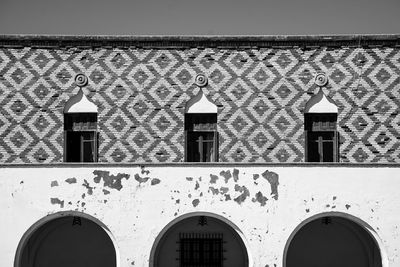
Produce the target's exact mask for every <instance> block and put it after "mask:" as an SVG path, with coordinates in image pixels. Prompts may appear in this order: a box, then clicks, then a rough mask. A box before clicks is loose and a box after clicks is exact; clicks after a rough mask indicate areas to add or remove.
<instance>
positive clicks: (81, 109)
mask: <svg viewBox="0 0 400 267" xmlns="http://www.w3.org/2000/svg"><path fill="white" fill-rule="evenodd" d="M64 113H97V106H96V105H95V104H94V103H93V102H91V101H90V100H89V99H88V98H87V97H86V95H85V94H84V93H83V91H82V88H80V89H79V92H78V93H77V94H76V95H74V96H72V97H71V98H70V99H69V100H68V101H67V103H66V104H65V107H64Z"/></svg>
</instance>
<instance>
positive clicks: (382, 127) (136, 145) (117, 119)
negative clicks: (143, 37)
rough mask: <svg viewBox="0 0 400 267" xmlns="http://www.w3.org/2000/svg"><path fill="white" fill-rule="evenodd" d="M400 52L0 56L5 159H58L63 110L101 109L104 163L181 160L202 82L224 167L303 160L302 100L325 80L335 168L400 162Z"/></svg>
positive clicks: (20, 51) (0, 156) (1, 153)
mask: <svg viewBox="0 0 400 267" xmlns="http://www.w3.org/2000/svg"><path fill="white" fill-rule="evenodd" d="M398 58H400V49H399V48H398V47H397V48H391V47H378V48H376V47H375V48H367V47H365V48H361V47H346V46H343V47H337V48H329V49H327V48H326V47H322V46H321V47H312V48H307V50H305V49H303V48H299V47H296V46H293V47H292V48H291V47H288V46H286V47H284V48H268V49H267V48H258V49H257V48H248V47H246V48H240V49H224V48H217V47H215V48H205V49H199V48H196V47H189V46H188V47H187V48H184V49H182V48H180V49H174V48H171V47H166V48H162V47H161V48H157V49H155V48H150V47H149V48H146V47H145V46H144V48H143V47H142V48H134V47H131V48H124V49H122V48H113V47H110V46H104V47H97V48H96V49H92V48H84V47H69V48H68V47H67V48H51V49H46V48H34V47H32V48H31V47H24V48H0V114H1V115H0V162H1V163H41V162H44V163H56V162H62V161H63V146H64V140H63V139H64V137H63V136H64V133H63V108H64V105H65V103H66V101H67V100H68V99H69V98H70V97H71V96H73V95H74V94H76V93H77V91H78V88H77V87H76V85H75V83H74V81H73V79H74V77H75V75H76V74H77V73H80V72H81V73H84V74H85V75H86V76H87V77H88V79H89V83H88V85H87V86H86V87H85V88H84V92H85V93H86V95H87V96H88V98H89V99H91V100H92V101H93V102H94V103H95V104H96V105H97V106H98V111H99V114H98V130H99V133H100V135H99V136H100V137H99V161H100V162H181V161H183V160H184V110H185V104H186V102H187V101H188V100H189V99H190V98H192V97H193V96H195V95H196V94H197V92H198V90H199V89H198V87H197V86H196V85H195V84H194V78H195V77H196V75H197V74H198V73H204V74H205V75H206V76H207V77H208V79H209V82H208V85H207V86H206V87H205V88H204V92H205V93H206V94H208V96H209V97H210V98H211V99H212V100H213V101H214V102H215V103H216V104H217V106H218V129H219V135H220V136H219V137H220V138H219V157H220V158H219V161H221V162H276V163H278V162H302V161H304V143H305V142H304V126H303V124H304V115H303V110H304V106H305V103H306V102H307V101H308V99H310V97H311V96H312V94H314V93H315V92H316V91H317V88H316V86H315V85H314V83H313V78H314V76H315V74H316V73H317V72H319V71H323V72H325V73H327V75H328V77H329V84H328V86H327V88H326V92H328V94H329V96H330V97H331V98H332V99H333V100H334V101H335V102H336V104H337V106H338V107H339V114H338V131H339V136H340V148H339V149H340V161H341V162H355V163H356V162H400V60H398Z"/></svg>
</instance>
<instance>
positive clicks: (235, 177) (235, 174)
mask: <svg viewBox="0 0 400 267" xmlns="http://www.w3.org/2000/svg"><path fill="white" fill-rule="evenodd" d="M233 180H234V181H235V183H236V182H237V181H238V180H239V170H238V169H236V168H235V169H233Z"/></svg>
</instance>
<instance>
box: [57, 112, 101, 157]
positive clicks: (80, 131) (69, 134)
mask: <svg viewBox="0 0 400 267" xmlns="http://www.w3.org/2000/svg"><path fill="white" fill-rule="evenodd" d="M64 132H65V161H66V162H96V161H97V147H98V133H97V114H96V113H70V114H64Z"/></svg>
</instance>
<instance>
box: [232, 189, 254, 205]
mask: <svg viewBox="0 0 400 267" xmlns="http://www.w3.org/2000/svg"><path fill="white" fill-rule="evenodd" d="M235 191H237V192H240V193H242V194H240V195H239V196H238V197H236V198H234V199H233V200H234V201H236V202H237V203H238V204H241V203H243V202H244V201H245V200H246V198H247V197H249V196H250V192H249V189H247V187H246V186H244V185H243V186H239V185H237V184H236V185H235Z"/></svg>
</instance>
